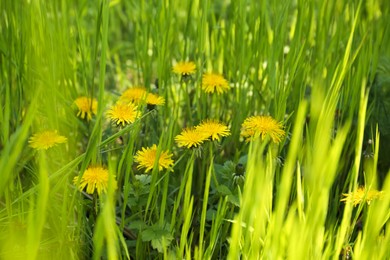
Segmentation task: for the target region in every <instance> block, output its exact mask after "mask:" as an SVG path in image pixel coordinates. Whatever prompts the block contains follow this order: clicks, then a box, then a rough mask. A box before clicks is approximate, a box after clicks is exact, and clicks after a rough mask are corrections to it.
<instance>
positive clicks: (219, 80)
mask: <svg viewBox="0 0 390 260" xmlns="http://www.w3.org/2000/svg"><path fill="white" fill-rule="evenodd" d="M202 89H203V90H204V91H205V92H206V93H214V92H217V93H218V94H222V93H223V92H226V91H227V90H228V89H229V82H228V81H227V80H226V79H225V78H224V77H223V76H222V75H219V74H213V73H208V74H204V75H203V78H202Z"/></svg>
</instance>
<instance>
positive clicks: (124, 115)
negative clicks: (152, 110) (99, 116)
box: [107, 102, 139, 126]
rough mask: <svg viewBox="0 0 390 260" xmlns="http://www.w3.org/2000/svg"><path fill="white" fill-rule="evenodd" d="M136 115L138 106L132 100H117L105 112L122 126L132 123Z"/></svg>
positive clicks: (137, 114)
mask: <svg viewBox="0 0 390 260" xmlns="http://www.w3.org/2000/svg"><path fill="white" fill-rule="evenodd" d="M138 116H139V112H138V107H137V106H136V105H135V104H134V103H132V102H130V103H123V102H117V103H116V104H115V105H114V106H112V107H111V109H110V110H108V112H107V117H108V118H110V119H111V120H112V121H114V122H116V124H117V125H119V124H122V125H123V126H125V124H130V123H134V121H135V120H136V119H137V118H138Z"/></svg>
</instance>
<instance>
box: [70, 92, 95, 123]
mask: <svg viewBox="0 0 390 260" xmlns="http://www.w3.org/2000/svg"><path fill="white" fill-rule="evenodd" d="M74 103H75V104H76V106H77V108H78V109H79V111H78V113H77V116H79V117H81V118H82V119H84V118H85V116H87V120H91V119H92V114H95V115H96V112H97V100H96V99H95V98H94V99H91V98H89V97H79V98H77V99H76V100H75V101H74Z"/></svg>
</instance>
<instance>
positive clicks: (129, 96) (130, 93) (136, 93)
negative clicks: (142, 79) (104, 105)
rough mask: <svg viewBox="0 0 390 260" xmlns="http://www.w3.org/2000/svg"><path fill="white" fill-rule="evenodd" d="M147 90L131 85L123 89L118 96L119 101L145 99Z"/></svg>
mask: <svg viewBox="0 0 390 260" xmlns="http://www.w3.org/2000/svg"><path fill="white" fill-rule="evenodd" d="M147 94H148V92H147V90H146V88H144V87H133V88H129V89H127V90H125V92H123V94H122V95H121V97H120V100H121V101H126V102H134V103H140V102H141V101H144V100H145V99H146V96H147Z"/></svg>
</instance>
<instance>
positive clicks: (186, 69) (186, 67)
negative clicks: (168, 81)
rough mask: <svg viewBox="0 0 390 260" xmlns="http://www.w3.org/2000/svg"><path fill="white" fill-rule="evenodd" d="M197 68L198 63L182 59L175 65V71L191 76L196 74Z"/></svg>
mask: <svg viewBox="0 0 390 260" xmlns="http://www.w3.org/2000/svg"><path fill="white" fill-rule="evenodd" d="M195 70H196V65H195V63H194V62H192V61H181V62H178V63H177V64H176V65H175V66H173V72H174V73H176V74H180V75H182V76H189V75H191V74H194V73H195Z"/></svg>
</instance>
